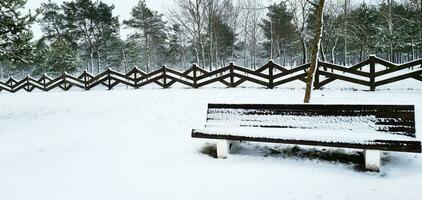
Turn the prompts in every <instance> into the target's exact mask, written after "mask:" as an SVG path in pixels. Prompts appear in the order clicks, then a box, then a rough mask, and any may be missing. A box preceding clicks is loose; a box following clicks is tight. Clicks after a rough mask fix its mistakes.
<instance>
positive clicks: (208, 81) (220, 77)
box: [197, 74, 230, 87]
mask: <svg viewBox="0 0 422 200" xmlns="http://www.w3.org/2000/svg"><path fill="white" fill-rule="evenodd" d="M226 78H230V74H225V75H223V76H219V77H216V78H212V79H209V80H207V81H204V82H201V83H198V84H197V86H198V87H202V86H205V85H209V84H211V83H215V82H222V81H224V79H226ZM225 82H226V81H225ZM225 85H226V86H227V87H229V86H230V84H229V83H227V82H226V84H225Z"/></svg>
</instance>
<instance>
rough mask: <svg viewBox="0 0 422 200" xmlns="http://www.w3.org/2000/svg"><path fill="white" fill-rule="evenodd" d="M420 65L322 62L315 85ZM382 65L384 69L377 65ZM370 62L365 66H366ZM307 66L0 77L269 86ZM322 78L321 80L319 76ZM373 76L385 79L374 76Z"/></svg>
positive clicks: (421, 72)
mask: <svg viewBox="0 0 422 200" xmlns="http://www.w3.org/2000/svg"><path fill="white" fill-rule="evenodd" d="M420 65H422V59H420V60H415V61H412V62H409V63H405V64H401V65H396V64H394V63H390V62H388V61H385V60H382V59H380V58H377V57H375V56H370V57H369V59H368V60H365V61H363V62H361V63H358V64H356V65H354V66H351V67H344V66H339V65H335V64H331V63H326V62H321V61H320V62H319V66H318V70H317V71H316V77H315V82H314V87H315V88H317V89H318V88H321V87H323V86H324V85H327V84H329V83H331V82H333V81H335V80H342V81H347V82H350V83H355V84H360V85H364V86H369V87H370V90H375V88H376V87H377V86H381V85H385V84H389V83H393V82H397V81H401V80H403V79H407V78H413V79H416V80H419V81H422V67H420ZM380 66H381V67H383V69H380ZM368 67H369V70H368V69H366V68H368ZM308 68H309V64H304V65H301V66H298V67H294V68H287V67H282V66H280V65H278V64H276V63H274V62H272V61H270V62H268V63H267V64H266V65H264V66H262V67H260V68H258V69H256V70H251V69H248V68H243V67H240V66H237V65H235V64H233V63H231V64H230V65H228V66H226V67H223V68H220V69H216V70H214V71H207V70H205V69H202V68H200V67H198V66H197V65H195V64H194V65H193V66H192V67H191V68H189V69H188V70H186V71H185V72H179V71H176V70H173V69H170V68H167V67H165V66H164V67H162V68H160V69H158V70H155V71H152V72H149V73H146V72H144V71H142V70H140V69H138V68H136V67H135V68H133V69H132V70H130V71H129V72H128V73H126V74H122V73H119V72H116V71H114V70H112V69H108V70H106V71H104V72H102V73H101V74H98V75H96V76H94V75H92V74H90V73H88V72H86V71H85V72H84V73H82V74H81V75H80V76H77V77H76V76H72V75H69V74H67V73H64V74H62V75H60V76H59V77H57V78H51V77H49V76H47V75H46V74H44V75H43V76H42V77H40V78H39V79H34V78H32V77H30V76H27V77H26V78H24V79H22V80H16V79H14V78H13V77H11V78H9V79H8V80H7V81H5V82H2V81H0V91H2V90H4V91H8V92H17V91H19V90H26V91H28V92H31V91H33V90H34V89H39V90H42V91H50V90H52V89H55V88H61V89H62V90H65V91H67V90H69V89H71V88H72V87H78V88H81V89H83V90H90V89H92V88H94V87H97V86H105V87H106V88H108V89H112V88H114V87H115V86H117V85H118V84H123V85H127V86H129V87H132V88H140V87H143V86H145V85H148V84H157V85H159V86H161V87H162V88H168V87H170V86H172V85H174V84H175V83H180V84H182V85H185V86H188V87H192V88H200V87H203V86H206V85H210V84H213V83H222V84H223V85H225V86H227V87H237V86H239V85H241V84H243V83H245V82H252V83H256V84H258V85H261V86H263V87H266V88H270V89H271V88H274V87H276V86H279V85H283V84H286V83H289V82H292V81H297V80H298V81H301V82H304V83H305V82H306V74H307V70H308ZM365 69H366V70H365ZM402 71H405V73H404V74H403V73H402V74H397V73H399V72H402ZM392 75H393V76H392ZM324 77H325V79H324V80H322V79H323V78H324ZM385 77H386V78H385ZM376 78H383V79H382V80H378V81H376Z"/></svg>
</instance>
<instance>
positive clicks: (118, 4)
mask: <svg viewBox="0 0 422 200" xmlns="http://www.w3.org/2000/svg"><path fill="white" fill-rule="evenodd" d="M63 1H64V0H52V2H56V3H58V4H61V3H62V2H63ZM67 1H69V0H67ZM101 1H102V2H105V3H107V4H113V5H114V6H115V9H114V11H113V12H114V14H115V15H118V16H119V20H120V21H123V20H125V19H128V18H130V12H131V10H132V7H134V6H135V5H136V3H137V2H138V1H139V0H101ZM278 1H279V0H263V2H265V3H267V4H268V3H270V2H278ZM354 1H364V0H354ZM365 1H367V2H368V1H369V2H371V1H377V0H365ZM43 2H48V0H28V2H27V5H26V8H27V9H30V10H35V9H37V8H38V7H40V5H41V3H43ZM172 2H173V0H146V4H147V6H148V7H149V8H151V9H152V10H155V11H158V12H160V13H165V12H166V11H167V10H168V8H169V7H171V5H172ZM32 30H33V32H34V37H35V39H38V38H40V37H41V35H42V33H41V29H40V27H39V25H37V24H34V25H33V26H32ZM121 32H122V33H121V34H122V36H124V35H126V34H127V31H125V30H124V29H122V31H121Z"/></svg>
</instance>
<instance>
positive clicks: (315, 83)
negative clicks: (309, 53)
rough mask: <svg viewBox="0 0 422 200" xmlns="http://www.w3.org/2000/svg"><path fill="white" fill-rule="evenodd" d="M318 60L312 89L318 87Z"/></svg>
mask: <svg viewBox="0 0 422 200" xmlns="http://www.w3.org/2000/svg"><path fill="white" fill-rule="evenodd" d="M319 63H320V62H319V61H318V64H317V67H316V71H315V80H314V89H319ZM324 70H325V71H326V69H325V68H324Z"/></svg>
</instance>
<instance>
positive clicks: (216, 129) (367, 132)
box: [192, 104, 421, 171]
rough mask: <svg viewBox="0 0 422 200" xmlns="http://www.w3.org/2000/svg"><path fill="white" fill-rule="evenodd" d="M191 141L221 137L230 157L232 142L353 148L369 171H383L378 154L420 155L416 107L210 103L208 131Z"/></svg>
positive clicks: (220, 148) (220, 146) (222, 153)
mask: <svg viewBox="0 0 422 200" xmlns="http://www.w3.org/2000/svg"><path fill="white" fill-rule="evenodd" d="M192 137H194V138H206V139H217V140H218V143H217V155H218V157H219V158H226V157H227V155H228V153H229V151H230V147H231V143H232V142H233V141H252V142H271V143H284V144H297V145H313V146H326V147H340V148H355V149H363V150H364V151H365V153H364V155H365V166H366V168H367V169H368V170H374V171H378V170H379V168H380V155H381V154H380V151H400V152H410V153H420V152H421V142H420V141H418V140H417V139H416V130H415V115H414V106H408V105H310V104H296V105H253V104H243V105H236V104H209V105H208V113H207V123H206V126H205V128H202V129H194V130H192Z"/></svg>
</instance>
